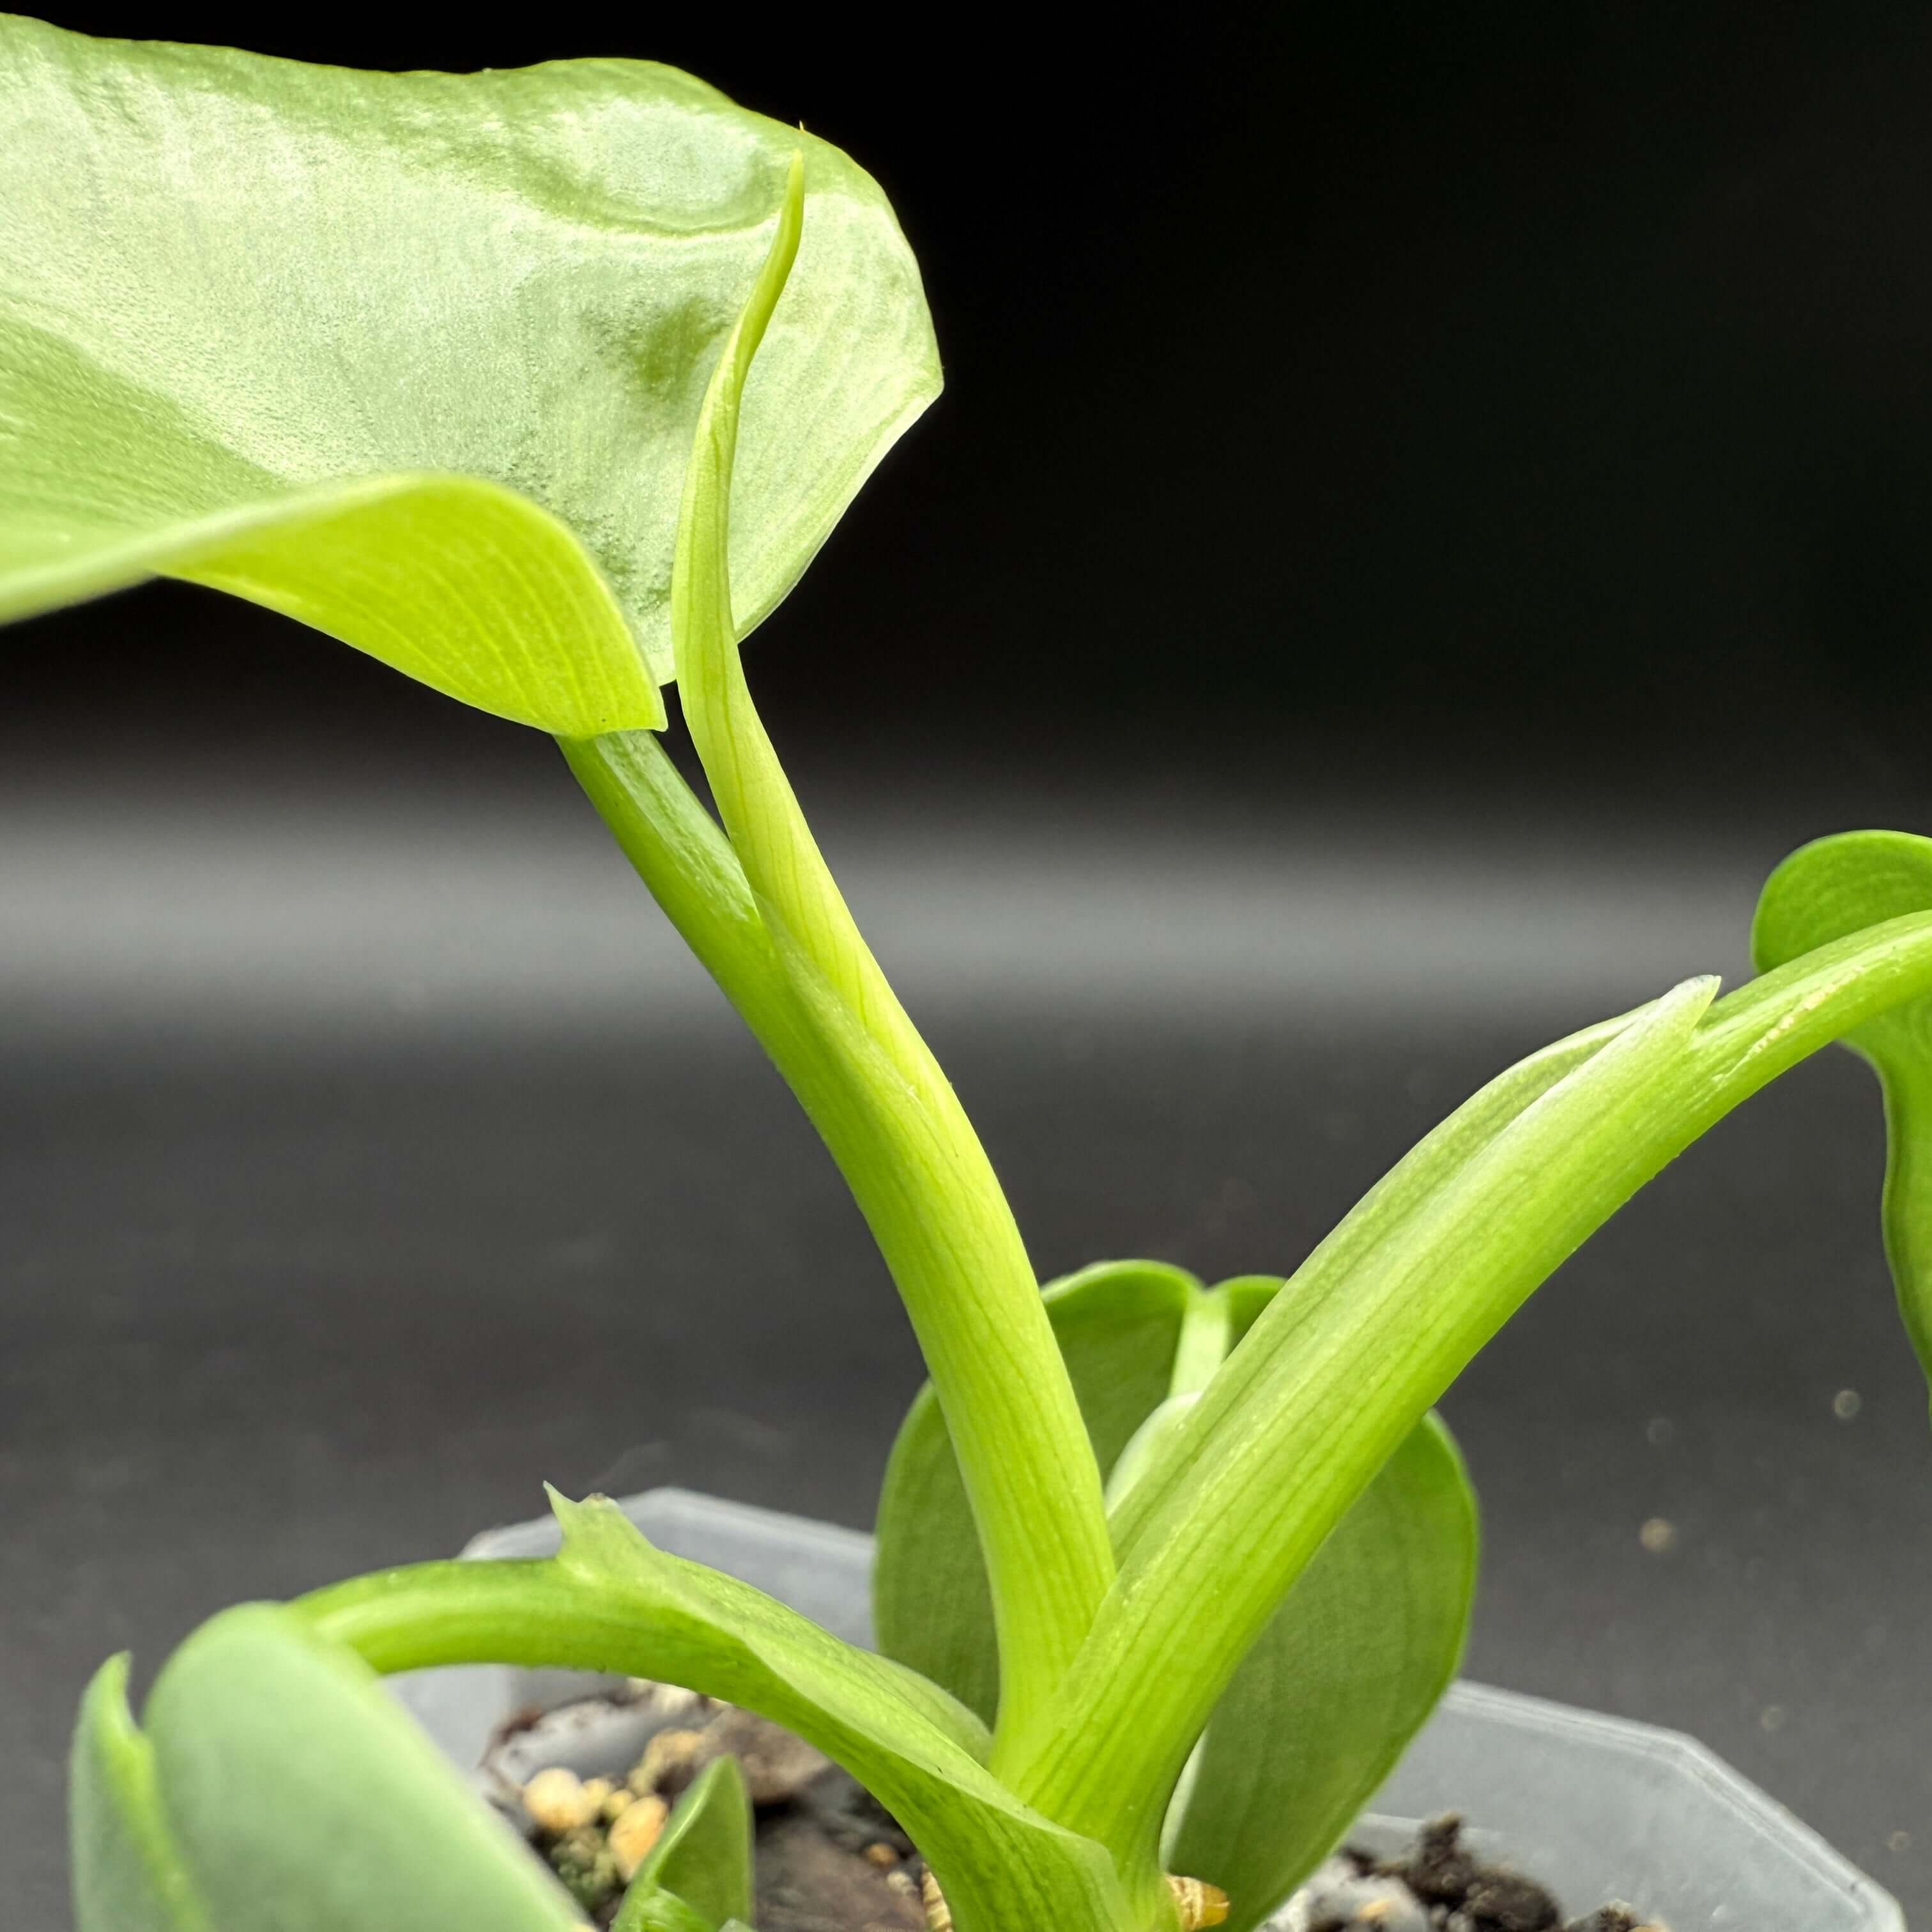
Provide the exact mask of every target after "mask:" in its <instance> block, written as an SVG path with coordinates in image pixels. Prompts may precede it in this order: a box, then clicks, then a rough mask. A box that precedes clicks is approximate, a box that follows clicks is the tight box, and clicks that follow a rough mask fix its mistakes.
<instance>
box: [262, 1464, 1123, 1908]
mask: <svg viewBox="0 0 1932 1932" xmlns="http://www.w3.org/2000/svg"><path fill="white" fill-rule="evenodd" d="M553 1503H554V1505H555V1508H556V1513H557V1517H558V1520H559V1522H560V1523H561V1524H562V1527H563V1532H564V1544H563V1549H562V1553H561V1554H560V1555H559V1556H556V1557H555V1558H553V1559H547V1560H546V1561H543V1562H493V1563H462V1562H455V1563H428V1564H419V1565H413V1566H412V1567H411V1568H407V1569H404V1570H394V1571H384V1572H382V1573H380V1574H377V1575H375V1576H372V1577H363V1578H359V1579H357V1580H354V1581H353V1582H351V1583H344V1584H338V1585H335V1586H332V1588H330V1589H326V1590H322V1591H318V1592H315V1593H314V1595H311V1596H310V1597H308V1598H304V1599H303V1600H302V1602H301V1603H300V1604H298V1605H296V1606H295V1609H296V1611H297V1612H298V1613H300V1614H301V1615H302V1616H304V1617H305V1619H307V1620H308V1622H310V1623H311V1625H312V1626H313V1627H314V1628H316V1629H317V1631H320V1632H321V1633H322V1634H324V1635H325V1636H326V1637H329V1639H330V1640H332V1641H334V1642H337V1643H344V1644H347V1645H349V1646H352V1647H353V1649H356V1651H357V1652H359V1654H360V1655H362V1656H363V1657H365V1658H368V1660H369V1661H370V1662H371V1663H372V1664H374V1665H375V1666H376V1667H377V1668H378V1669H380V1670H416V1669H419V1668H422V1667H426V1666H428V1665H433V1664H461V1663H505V1664H546V1665H547V1664H556V1665H560V1666H563V1667H568V1668H571V1669H578V1670H598V1671H614V1672H617V1673H622V1674H625V1675H629V1676H646V1677H653V1678H657V1679H661V1680H663V1681H665V1682H670V1683H674V1684H682V1685H688V1687H689V1688H691V1689H692V1690H694V1691H701V1692H703V1693H704V1694H706V1695H707V1696H711V1697H721V1698H724V1699H726V1700H728V1701H730V1703H734V1704H739V1705H742V1706H744V1707H745V1709H748V1710H752V1711H756V1712H759V1713H760V1715H763V1716H765V1717H767V1718H771V1719H772V1720H773V1721H774V1722H775V1723H778V1724H783V1725H784V1726H786V1727H787V1729H789V1730H793V1731H794V1732H796V1733H797V1734H798V1735H799V1736H800V1737H802V1738H803V1739H805V1740H806V1742H808V1743H811V1744H813V1745H816V1746H817V1748H819V1749H820V1750H821V1751H823V1752H825V1754H826V1755H827V1756H828V1757H831V1758H832V1759H833V1760H835V1761H836V1762H837V1763H840V1764H841V1765H843V1766H844V1767H845V1769H847V1771H849V1772H851V1773H852V1775H853V1776H854V1777H855V1778H857V1779H858V1780H859V1782H860V1783H861V1784H863V1785H865V1787H866V1788H867V1789H868V1790H870V1791H871V1792H872V1793H874V1795H876V1796H877V1798H878V1799H879V1800H880V1802H881V1803H883V1804H884V1805H886V1807H887V1808H889V1810H890V1811H891V1812H892V1814H893V1816H894V1817H896V1818H897V1819H898V1820H899V1822H900V1823H901V1824H902V1825H903V1826H904V1827H905V1829H906V1830H907V1832H910V1834H911V1835H912V1837H913V1841H914V1842H915V1843H917V1844H918V1846H919V1849H920V1850H921V1851H922V1852H923V1853H924V1854H925V1855H926V1858H927V1859H928V1860H929V1862H930V1863H931V1864H932V1866H933V1867H934V1869H935V1870H936V1871H937V1872H938V1873H939V1874H940V1876H941V1883H942V1884H943V1885H944V1886H945V1888H946V1894H947V1898H948V1899H949V1900H950V1901H951V1903H952V1905H953V1917H954V1919H955V1921H956V1923H957V1924H959V1927H961V1932H998V1928H1001V1927H1005V1926H1008V1925H1013V1924H1055V1925H1061V1926H1064V1927H1067V1928H1069V1932H1101V1928H1103V1927H1118V1926H1119V1925H1120V1924H1121V1922H1122V1921H1123V1919H1124V1918H1125V1917H1126V1916H1127V1912H1126V1907H1125V1905H1124V1901H1123V1899H1122V1897H1121V1887H1120V1885H1119V1882H1118V1879H1117V1878H1116V1876H1115V1872H1114V1869H1113V1867H1112V1864H1111V1862H1110V1861H1109V1858H1108V1857H1107V1855H1106V1852H1104V1851H1103V1849H1101V1848H1100V1846H1098V1845H1096V1844H1094V1843H1091V1841H1088V1840H1086V1839H1084V1838H1079V1837H1078V1836H1076V1835H1075V1834H1073V1833H1072V1832H1067V1831H1065V1830H1064V1829H1061V1827H1060V1826H1057V1825H1055V1824H1054V1823H1052V1822H1051V1821H1050V1820H1048V1819H1046V1818H1044V1817H1041V1816H1040V1814H1038V1813H1037V1812H1034V1811H1030V1810H1029V1809H1028V1808H1027V1807H1026V1806H1025V1805H1022V1804H1021V1803H1020V1802H1019V1801H1018V1800H1017V1799H1016V1798H1015V1797H1014V1796H1013V1793H1011V1792H1010V1791H1009V1790H1007V1788H1006V1787H1004V1785H1002V1784H999V1783H998V1781H996V1780H995V1778H993V1777H992V1775H991V1774H990V1773H989V1772H988V1771H987V1770H986V1767H985V1766H984V1765H983V1763H981V1761H980V1754H981V1753H983V1751H985V1750H986V1746H987V1743H988V1739H987V1736H986V1729H985V1727H984V1726H983V1725H982V1724H980V1721H979V1720H978V1719H977V1718H975V1717H974V1715H973V1714H972V1713H971V1712H969V1711H968V1710H967V1709H965V1706H962V1705H961V1704H959V1703H956V1701H955V1700H953V1698H951V1697H949V1696H948V1695H947V1694H946V1693H945V1692H944V1691H942V1690H941V1689H940V1688H938V1686H937V1685H932V1684H929V1683H928V1682H926V1680H925V1679H923V1678H921V1677H919V1676H917V1675H916V1673H913V1672H912V1671H910V1670H907V1669H905V1668H904V1667H903V1666H902V1665H900V1664H895V1663H894V1662H892V1661H891V1660H890V1659H889V1658H883V1657H880V1656H877V1655H874V1653H873V1652H870V1651H865V1650H860V1649H858V1648H856V1646H853V1645H851V1644H848V1643H844V1642H842V1641H841V1640H839V1639H838V1638H837V1637H833V1636H832V1634H830V1633H829V1631H824V1630H822V1629H820V1628H819V1626H818V1625H816V1624H814V1623H812V1622H810V1621H809V1619H806V1618H804V1617H801V1616H799V1615H798V1614H797V1613H796V1612H795V1611H793V1610H789V1609H787V1607H785V1606H784V1605H783V1604H779V1603H778V1602H775V1601H774V1600H773V1599H772V1598H769V1597H767V1596H766V1595H764V1594H763V1592H760V1591H758V1590H755V1589H752V1588H751V1586H750V1585H749V1584H748V1583H740V1582H739V1580H737V1579H736V1578H735V1577H727V1576H725V1575H724V1574H722V1573H721V1572H720V1571H715V1570H712V1569H709V1568H706V1566H705V1565H703V1564H700V1563H692V1562H687V1561H685V1559H682V1558H679V1557H675V1556H669V1555H667V1553H664V1551H662V1550H658V1549H655V1548H654V1547H652V1545H651V1544H649V1542H648V1541H646V1539H645V1538H643V1535H641V1534H640V1532H638V1531H637V1528H636V1527H635V1526H634V1525H633V1524H632V1523H631V1522H630V1521H629V1520H628V1518H626V1517H625V1516H624V1514H623V1513H622V1511H620V1510H619V1509H618V1508H616V1506H615V1505H613V1504H612V1503H610V1502H609V1501H607V1499H604V1498H601V1497H593V1498H592V1499H589V1501H588V1502H583V1503H571V1502H567V1501H565V1499H562V1498H561V1497H557V1496H554V1495H553Z"/></svg>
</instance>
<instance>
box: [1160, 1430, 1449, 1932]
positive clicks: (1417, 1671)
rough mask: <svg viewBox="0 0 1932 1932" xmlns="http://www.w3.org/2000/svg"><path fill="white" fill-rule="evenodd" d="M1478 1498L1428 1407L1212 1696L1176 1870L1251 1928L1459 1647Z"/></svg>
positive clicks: (1335, 1828)
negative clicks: (1203, 1885)
mask: <svg viewBox="0 0 1932 1932" xmlns="http://www.w3.org/2000/svg"><path fill="white" fill-rule="evenodd" d="M1477 1554H1478V1533H1477V1520H1476V1500H1475V1493H1474V1492H1473V1491H1472V1490H1471V1488H1470V1487H1469V1478H1468V1476H1467V1475H1466V1472H1464V1469H1463V1460H1462V1458H1461V1457H1460V1455H1459V1454H1457V1450H1456V1446H1455V1444H1454V1441H1453V1440H1452V1439H1451V1437H1450V1435H1449V1433H1448V1430H1446V1429H1445V1427H1443V1426H1442V1424H1441V1423H1440V1422H1439V1421H1438V1420H1436V1418H1434V1417H1433V1416H1432V1417H1430V1418H1427V1420H1426V1421H1424V1422H1423V1423H1422V1424H1421V1426H1420V1427H1418V1428H1417V1429H1416V1430H1415V1431H1414V1432H1413V1433H1412V1434H1411V1435H1410V1436H1409V1438H1408V1439H1407V1440H1406V1442H1403V1445H1402V1446H1401V1447H1400V1448H1398V1449H1397V1451H1396V1452H1395V1454H1394V1455H1393V1456H1391V1457H1390V1458H1389V1460H1388V1462H1387V1463H1385V1464H1384V1465H1383V1466H1382V1472H1381V1473H1380V1475H1378V1476H1377V1477H1376V1479H1375V1481H1373V1482H1372V1483H1371V1484H1370V1485H1369V1487H1368V1488H1367V1490H1364V1492H1363V1493H1362V1494H1361V1496H1359V1497H1358V1499H1356V1502H1355V1506H1354V1507H1353V1508H1352V1509H1351V1510H1350V1511H1349V1513H1348V1514H1347V1515H1346V1516H1345V1517H1343V1519H1342V1520H1341V1521H1340V1523H1338V1524H1337V1525H1336V1526H1335V1528H1334V1530H1333V1531H1332V1532H1331V1534H1330V1535H1329V1538H1328V1541H1326V1542H1325V1544H1322V1547H1321V1549H1320V1550H1319V1551H1318V1552H1317V1553H1316V1556H1315V1558H1314V1560H1313V1562H1311V1563H1310V1565H1309V1566H1308V1568H1307V1569H1306V1570H1304V1571H1303V1572H1302V1573H1301V1576H1300V1577H1299V1578H1298V1579H1297V1580H1296V1582H1295V1586H1294V1588H1293V1589H1291V1590H1290V1591H1289V1593H1288V1596H1287V1598H1286V1601H1284V1602H1283V1604H1282V1606H1281V1607H1280V1610H1277V1611H1276V1613H1275V1614H1274V1618H1273V1619H1271V1622H1269V1624H1268V1628H1266V1629H1265V1631H1262V1634H1261V1636H1260V1637H1259V1638H1258V1639H1257V1640H1256V1643H1255V1646H1254V1648H1253V1649H1252V1650H1250V1652H1249V1653H1248V1655H1247V1657H1246V1658H1244V1660H1243V1661H1242V1664H1241V1668H1240V1669H1239V1670H1237V1671H1236V1672H1235V1675H1234V1677H1233V1679H1232V1681H1231V1682H1230V1683H1229V1686H1228V1688H1227V1690H1226V1692H1225V1693H1224V1694H1223V1696H1222V1698H1221V1701H1220V1703H1219V1704H1217V1706H1215V1708H1214V1717H1213V1718H1211V1720H1210V1721H1209V1723H1208V1730H1207V1733H1206V1735H1205V1737H1203V1739H1202V1742H1201V1743H1200V1745H1199V1747H1198V1748H1197V1750H1196V1754H1195V1757H1194V1760H1193V1765H1192V1766H1191V1768H1190V1774H1189V1777H1188V1779H1187V1783H1186V1785H1185V1787H1184V1788H1185V1791H1186V1802H1185V1805H1184V1808H1182V1810H1181V1815H1180V1817H1179V1818H1178V1820H1177V1821H1175V1822H1174V1823H1171V1825H1170V1828H1169V1829H1170V1843H1169V1848H1168V1850H1167V1853H1166V1858H1167V1862H1168V1864H1169V1866H1170V1867H1171V1868H1172V1870H1175V1871H1179V1872H1186V1873H1188V1874H1189V1875H1190V1876H1193V1877H1195V1878H1203V1879H1208V1880H1209V1881H1210V1882H1212V1883H1214V1884H1215V1885H1220V1887H1221V1888H1222V1889H1223V1891H1226V1893H1227V1894H1228V1897H1229V1917H1228V1926H1229V1932H1249V1928H1250V1927H1253V1926H1255V1925H1256V1924H1259V1923H1260V1921H1262V1919H1264V1918H1266V1917H1267V1916H1268V1914H1269V1913H1270V1912H1272V1911H1273V1910H1274V1909H1275V1907H1276V1906H1277V1905H1279V1904H1280V1903H1281V1901H1282V1900H1283V1899H1284V1898H1285V1897H1287V1896H1288V1894H1289V1892H1291V1891H1293V1890H1294V1888H1295V1886H1296V1885H1299V1884H1300V1883H1301V1881H1302V1880H1303V1879H1304V1878H1306V1877H1307V1875H1308V1874H1309V1873H1310V1872H1311V1871H1312V1870H1313V1869H1314V1868H1315V1867H1316V1865H1317V1864H1319V1863H1320V1862H1321V1861H1322V1859H1323V1858H1325V1857H1326V1856H1327V1855H1328V1853H1329V1852H1330V1851H1331V1850H1332V1849H1334V1846H1335V1844H1336V1842H1337V1840H1339V1839H1340V1838H1341V1836H1342V1835H1343V1832H1346V1830H1347V1829H1348V1828H1349V1826H1350V1825H1351V1824H1352V1823H1354V1821H1355V1818H1356V1817H1357V1815H1358V1814H1359V1813H1360V1812H1361V1809H1362V1808H1363V1806H1364V1805H1366V1804H1367V1802H1368V1800H1369V1799H1370V1798H1371V1797H1372V1796H1373V1795H1374V1793H1375V1792H1376V1790H1377V1789H1378V1788H1379V1787H1380V1785H1381V1784H1382V1781H1383V1780H1384V1779H1385V1778H1387V1777H1388V1774H1389V1772H1391V1770H1393V1769H1394V1766H1395V1763H1396V1760H1397V1759H1398V1758H1399V1757H1400V1756H1401V1755H1402V1754H1403V1751H1404V1750H1405V1749H1406V1748H1407V1746H1408V1744H1409V1740H1410V1739H1412V1737H1414V1736H1415V1733H1416V1732H1417V1731H1418V1730H1420V1729H1421V1727H1422V1725H1423V1724H1424V1721H1426V1720H1427V1718H1428V1716H1429V1715H1430V1712H1432V1711H1433V1710H1434V1709H1435V1708H1436V1704H1437V1703H1438V1701H1439V1700H1440V1698H1441V1697H1442V1693H1443V1692H1444V1691H1445V1690H1447V1689H1448V1687H1449V1684H1450V1682H1451V1679H1453V1678H1454V1676H1455V1674H1456V1669H1457V1664H1459V1663H1460V1661H1461V1659H1462V1655H1463V1640H1464V1638H1465V1637H1466V1634H1467V1632H1468V1629H1469V1610H1470V1606H1471V1604H1472V1601H1473V1599H1474V1597H1475V1585H1476V1559H1477Z"/></svg>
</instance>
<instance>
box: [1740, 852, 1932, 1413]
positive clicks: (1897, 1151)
mask: <svg viewBox="0 0 1932 1932" xmlns="http://www.w3.org/2000/svg"><path fill="white" fill-rule="evenodd" d="M1926 912H1932V838H1919V837H1918V836H1916V835H1915V834H1912V833H1910V832H1843V833H1841V834H1840V835H1838V837H1836V838H1820V839H1818V840H1817V841H1814V843H1813V844H1809V845H1805V846H1801V847H1799V850H1797V851H1796V852H1794V853H1792V855H1791V856H1790V858H1788V859H1786V860H1785V861H1784V863H1783V864H1782V865H1780V866H1779V867H1778V869H1777V870H1776V871H1775V872H1773V873H1772V875H1771V877H1769V879H1768V880H1766V882H1765V887H1764V891H1763V894H1762V895H1760V898H1759V900H1758V907H1757V917H1756V919H1754V921H1753V922H1752V925H1751V955H1752V958H1753V960H1754V962H1755V963H1756V965H1757V968H1758V970H1759V971H1760V972H1769V971H1772V969H1773V968H1776V967H1780V966H1784V965H1788V964H1790V962H1792V961H1793V960H1794V959H1800V958H1802V956H1804V955H1805V954H1806V953H1811V952H1813V951H1814V950H1816V949H1817V948H1818V947H1821V946H1825V945H1828V944H1830V943H1831V942H1832V941H1834V940H1839V939H1844V938H1848V937H1849V936H1850V935H1852V934H1853V933H1856V932H1861V931H1863V930H1864V929H1865V928H1867V927H1868V926H1879V925H1882V924H1884V923H1885V922H1888V921H1889V920H1891V919H1901V918H1904V917H1906V916H1909V915H1912V914H1915V913H1926ZM1844 1044H1845V1045H1846V1046H1849V1048H1851V1049H1852V1051H1853V1052H1855V1053H1857V1054H1858V1055H1860V1056H1861V1058H1864V1060H1866V1061H1869V1062H1870V1064H1871V1066H1872V1067H1873V1069H1874V1070H1876V1073H1877V1074H1878V1077H1879V1085H1881V1087H1882V1088H1883V1089H1884V1093H1885V1136H1886V1142H1887V1146H1886V1157H1885V1204H1884V1208H1883V1217H1884V1224H1885V1255H1886V1258H1887V1259H1888V1261H1889V1262H1891V1275H1892V1280H1893V1283H1894V1286H1896V1288H1897V1291H1898V1305H1899V1310H1900V1313H1901V1314H1903V1316H1904V1318H1905V1326H1906V1331H1907V1333H1908V1334H1909V1335H1910V1336H1911V1337H1912V1346H1913V1348H1914V1349H1916V1350H1917V1351H1918V1359H1919V1361H1920V1363H1921V1365H1922V1366H1923V1367H1924V1370H1925V1372H1926V1374H1927V1377H1928V1378H1932V997H1921V998H1918V999H1913V1000H1907V1001H1904V1002H1903V1003H1902V1004H1899V1005H1897V1006H1895V1007H1892V1008H1891V1010H1889V1011H1888V1012H1886V1013H1882V1014H1880V1015H1879V1016H1878V1017H1877V1018H1876V1019H1869V1020H1867V1021H1866V1022H1865V1023H1864V1025H1862V1026H1860V1027H1858V1028H1855V1030H1854V1031H1852V1032H1850V1033H1849V1034H1846V1036H1845V1040H1844Z"/></svg>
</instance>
